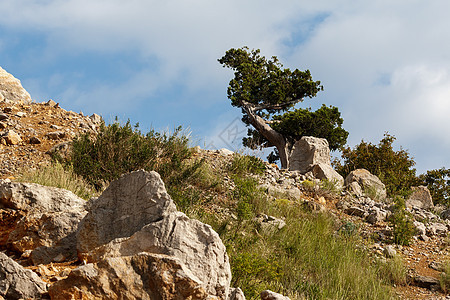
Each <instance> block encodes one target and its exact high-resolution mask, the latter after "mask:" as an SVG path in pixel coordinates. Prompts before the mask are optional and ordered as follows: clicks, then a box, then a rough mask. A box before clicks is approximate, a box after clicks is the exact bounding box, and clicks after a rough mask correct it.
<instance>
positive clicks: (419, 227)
mask: <svg viewBox="0 0 450 300" xmlns="http://www.w3.org/2000/svg"><path fill="white" fill-rule="evenodd" d="M413 225H414V228H415V233H416V235H419V236H423V235H425V234H426V227H425V224H423V223H422V222H419V221H413Z"/></svg>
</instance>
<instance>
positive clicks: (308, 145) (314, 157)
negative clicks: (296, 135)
mask: <svg viewBox="0 0 450 300" xmlns="http://www.w3.org/2000/svg"><path fill="white" fill-rule="evenodd" d="M289 161H290V165H289V170H291V171H300V173H302V174H305V173H307V172H309V171H310V170H311V168H312V167H313V166H314V165H317V164H325V165H330V164H331V162H330V148H329V147H328V141H327V140H326V139H321V138H316V137H312V136H304V137H302V138H301V139H300V140H299V141H297V142H296V143H295V144H294V147H293V148H292V151H291V153H290V156H289Z"/></svg>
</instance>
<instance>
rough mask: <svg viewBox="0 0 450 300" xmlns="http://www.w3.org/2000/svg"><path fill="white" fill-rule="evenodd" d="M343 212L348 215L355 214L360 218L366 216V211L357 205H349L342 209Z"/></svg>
mask: <svg viewBox="0 0 450 300" xmlns="http://www.w3.org/2000/svg"><path fill="white" fill-rule="evenodd" d="M344 212H345V213H346V214H347V215H350V216H357V217H360V218H364V217H366V216H367V212H366V211H365V210H363V209H361V208H359V207H356V206H351V207H349V208H346V209H345V210H344Z"/></svg>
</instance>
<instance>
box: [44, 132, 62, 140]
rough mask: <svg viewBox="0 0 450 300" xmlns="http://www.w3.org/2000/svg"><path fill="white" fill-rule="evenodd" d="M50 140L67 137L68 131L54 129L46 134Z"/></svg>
mask: <svg viewBox="0 0 450 300" xmlns="http://www.w3.org/2000/svg"><path fill="white" fill-rule="evenodd" d="M45 136H46V137H47V138H48V139H49V140H59V139H63V138H65V137H66V133H65V132H64V131H53V132H49V133H47V134H46V135H45Z"/></svg>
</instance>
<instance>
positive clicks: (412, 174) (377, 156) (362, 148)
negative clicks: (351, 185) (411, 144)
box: [333, 133, 417, 196]
mask: <svg viewBox="0 0 450 300" xmlns="http://www.w3.org/2000/svg"><path fill="white" fill-rule="evenodd" d="M394 141H395V137H394V136H392V135H390V134H389V133H385V134H384V137H383V139H381V141H380V143H379V144H378V145H373V144H372V143H367V142H365V141H364V140H363V141H361V143H360V144H358V145H356V146H355V148H354V149H351V148H350V147H346V148H342V158H343V164H341V163H340V162H338V161H334V162H333V164H334V167H335V169H336V170H337V171H338V172H339V173H340V174H341V175H342V176H344V178H345V177H346V176H347V175H348V174H349V173H350V172H351V171H353V170H356V169H366V170H368V171H369V172H370V173H372V174H374V175H376V176H378V177H379V178H380V180H381V181H382V182H383V183H384V184H385V185H386V190H387V193H388V195H390V196H394V195H396V194H404V193H407V192H408V191H409V190H410V188H411V186H412V185H415V184H416V183H417V178H416V169H414V168H413V166H414V165H415V164H416V163H415V161H414V159H413V158H412V157H410V155H409V153H408V151H406V150H404V149H402V148H400V150H399V151H394V149H393V147H392V144H393V142H394Z"/></svg>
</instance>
